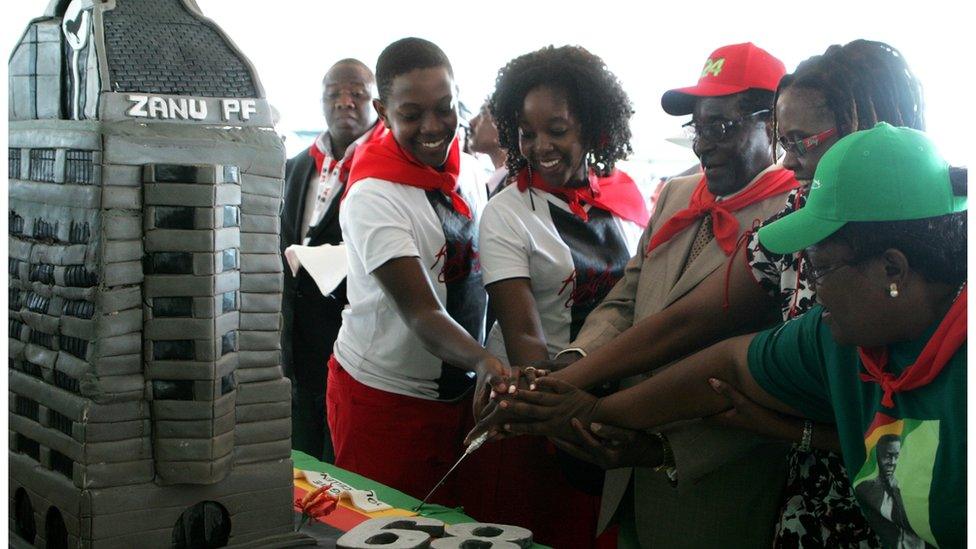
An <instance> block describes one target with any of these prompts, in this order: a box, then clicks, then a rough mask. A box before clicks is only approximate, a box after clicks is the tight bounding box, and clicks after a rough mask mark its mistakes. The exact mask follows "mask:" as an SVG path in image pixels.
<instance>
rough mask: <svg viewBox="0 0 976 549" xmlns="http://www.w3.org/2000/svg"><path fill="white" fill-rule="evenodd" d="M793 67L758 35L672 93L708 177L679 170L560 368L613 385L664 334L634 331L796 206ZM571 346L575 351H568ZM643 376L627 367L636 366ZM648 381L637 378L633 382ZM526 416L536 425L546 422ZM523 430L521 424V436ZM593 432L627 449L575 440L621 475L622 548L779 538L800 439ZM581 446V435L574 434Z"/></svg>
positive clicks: (615, 510) (615, 484)
mask: <svg viewBox="0 0 976 549" xmlns="http://www.w3.org/2000/svg"><path fill="white" fill-rule="evenodd" d="M784 73H785V68H784V66H783V63H782V62H780V61H779V60H778V59H776V58H775V57H773V56H772V55H770V54H769V53H767V52H766V51H765V50H762V49H760V48H758V47H756V46H754V45H753V44H749V43H747V44H736V45H732V46H725V47H722V48H719V49H717V50H715V52H713V53H712V55H711V56H709V58H708V60H707V61H706V62H705V66H704V68H703V69H702V72H701V76H700V78H699V80H698V84H697V85H695V86H691V87H687V88H679V89H674V90H670V91H668V92H667V93H665V94H664V96H663V97H662V99H661V105H662V107H663V108H664V110H665V111H666V112H668V113H669V114H673V115H687V114H690V115H692V117H691V122H689V123H688V124H685V127H686V128H687V129H688V130H689V133H690V134H691V137H692V140H693V142H694V147H693V148H694V151H695V154H696V155H697V156H698V158H699V159H700V161H701V164H702V168H703V172H704V173H703V174H702V173H697V174H694V175H688V176H683V177H676V178H673V179H671V180H670V181H669V182H668V183H667V184H666V185H665V187H664V190H663V191H662V192H661V195H660V198H659V199H658V203H657V206H656V208H655V212H654V216H653V217H652V218H651V221H650V223H649V225H648V227H647V230H646V231H645V232H644V235H643V237H642V239H641V244H640V246H639V248H638V250H639V252H638V254H637V255H636V256H635V257H633V258H632V259H631V260H630V263H629V264H628V265H627V268H626V271H625V275H624V278H623V279H621V280H620V281H619V282H618V283H617V285H616V286H615V287H614V288H613V290H611V292H610V293H609V294H608V295H607V297H606V298H605V300H604V301H603V303H601V304H600V305H599V306H598V307H597V308H596V309H595V310H594V311H593V312H592V313H590V315H589V316H588V317H587V319H586V323H585V324H584V326H583V328H582V329H581V330H580V332H579V335H578V336H577V338H576V340H575V341H574V342H573V343H572V344H571V346H570V348H568V349H566V350H564V351H563V352H561V353H560V354H559V355H557V361H562V362H566V361H569V360H575V362H573V363H572V364H571V365H570V366H567V367H566V368H564V369H562V370H560V371H557V372H555V373H554V374H552V375H553V376H555V377H559V378H562V379H564V380H565V381H568V382H569V383H572V384H573V385H576V386H577V387H583V388H589V387H594V386H599V385H600V384H602V383H604V382H607V381H612V380H609V379H607V376H606V375H605V372H606V370H607V368H606V365H607V364H612V363H614V362H619V361H620V357H621V356H629V355H632V354H635V353H636V354H639V353H646V352H647V351H648V349H649V348H651V347H653V345H654V342H653V341H646V340H644V339H642V338H635V337H633V336H632V335H630V334H628V331H629V328H631V327H632V326H633V325H634V324H636V323H638V322H640V321H641V320H642V319H644V318H646V317H648V316H650V315H653V314H654V313H657V312H659V311H661V310H662V309H664V308H665V307H667V306H668V305H670V304H671V303H672V302H674V301H675V300H677V299H678V298H680V297H681V296H683V295H685V294H686V293H688V292H689V291H690V290H691V289H693V288H694V287H695V286H697V285H698V284H699V283H700V282H701V281H702V280H704V279H705V278H707V277H708V275H710V274H712V273H713V272H714V271H715V270H717V269H720V268H722V267H723V266H724V265H725V264H726V262H727V261H728V258H729V257H730V256H731V254H732V253H733V251H734V249H735V247H736V243H737V240H738V238H739V236H740V235H741V234H742V232H743V231H745V230H748V229H749V228H751V227H752V225H753V222H754V221H756V220H762V219H766V218H767V217H769V216H771V215H772V214H774V213H776V212H777V211H779V210H780V209H782V206H783V203H784V200H785V197H786V193H787V192H788V191H789V190H790V189H792V188H794V187H795V186H796V180H795V179H794V177H793V172H791V171H789V170H784V169H783V168H782V167H781V166H778V165H771V164H772V158H773V151H772V140H771V138H772V131H771V121H770V117H771V110H772V108H773V96H774V92H775V90H776V86H777V84H778V82H779V79H780V78H781V77H782V76H783V74H784ZM560 355H561V356H560ZM633 374H641V375H643V373H641V372H636V371H634V372H627V375H633ZM639 379H640V376H635V377H632V378H628V379H624V380H623V381H622V382H621V384H622V386H624V387H626V386H629V385H631V384H633V383H635V382H637V381H639ZM533 425H541V423H533V424H526V425H525V427H524V429H525V431H524V432H538V433H540V434H553V433H545V432H543V431H542V430H541V429H542V428H541V427H540V428H538V429H539V430H535V431H533V429H534V427H533ZM516 429H519V427H514V428H513V431H515V430H516ZM589 435H590V436H593V437H596V438H597V439H602V440H604V441H607V442H609V443H613V442H614V441H616V446H613V445H612V444H611V446H612V447H614V448H615V449H614V450H613V451H608V452H605V453H603V454H599V455H597V454H595V453H594V452H596V450H594V449H593V448H592V446H591V447H589V449H588V450H586V449H585V448H586V447H585V446H583V445H575V446H572V445H571V446H565V444H566V443H563V445H564V447H567V449H568V450H569V451H571V452H573V453H574V454H578V455H579V457H584V454H585V452H586V451H589V452H591V453H590V454H588V456H587V457H589V458H590V459H591V460H592V461H595V462H597V463H598V464H599V465H602V466H603V467H605V468H606V469H608V470H609V472H608V473H607V476H606V482H605V485H604V493H603V509H602V513H601V521H600V524H601V528H602V527H605V526H606V525H607V524H608V523H609V522H610V520H611V519H612V518H614V517H616V519H617V521H618V522H619V524H620V546H621V547H629V546H635V545H638V544H639V546H641V547H663V548H668V547H703V548H704V547H709V548H711V547H768V546H770V545H771V544H772V540H773V532H774V526H775V522H776V518H777V516H778V511H779V507H780V504H781V496H782V487H783V484H784V482H785V470H786V447H785V445H783V444H779V443H771V442H769V441H767V440H764V439H761V438H759V437H756V436H753V435H751V434H744V433H739V432H734V431H730V430H728V429H721V428H716V427H711V426H709V425H707V424H705V423H703V422H701V421H692V422H685V423H682V424H675V425H671V426H668V427H667V428H665V429H662V430H660V432H657V433H637V432H627V431H623V430H619V429H614V428H612V427H610V426H599V428H598V429H597V430H596V431H592V430H591V431H590V432H589ZM569 444H572V443H571V442H570V443H569Z"/></svg>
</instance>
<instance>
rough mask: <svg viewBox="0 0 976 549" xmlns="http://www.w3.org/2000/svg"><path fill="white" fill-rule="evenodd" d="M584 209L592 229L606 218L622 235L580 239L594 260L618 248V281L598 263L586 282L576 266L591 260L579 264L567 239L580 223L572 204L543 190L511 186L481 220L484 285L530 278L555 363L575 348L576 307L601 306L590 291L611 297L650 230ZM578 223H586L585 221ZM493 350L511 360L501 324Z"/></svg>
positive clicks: (493, 338) (495, 332) (494, 333)
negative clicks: (572, 227) (563, 352)
mask: <svg viewBox="0 0 976 549" xmlns="http://www.w3.org/2000/svg"><path fill="white" fill-rule="evenodd" d="M584 208H586V210H587V212H588V213H589V215H590V222H589V223H590V224H596V223H600V221H598V218H599V217H600V216H601V215H602V221H603V226H604V228H605V229H607V230H613V231H615V233H616V235H618V236H617V237H616V238H614V239H612V242H608V241H607V239H606V238H604V239H603V241H597V240H600V239H599V238H589V237H588V236H587V235H586V234H581V235H579V236H578V237H577V238H580V237H582V238H583V239H584V242H585V241H586V240H589V246H592V248H590V250H593V252H594V253H593V254H592V255H597V254H607V253H608V250H609V249H610V248H613V246H612V245H610V244H616V245H617V247H616V253H610V255H613V256H614V258H613V259H614V269H613V270H615V271H616V274H615V275H613V278H610V277H608V276H607V275H608V274H610V273H607V272H603V269H605V268H606V267H607V266H606V262H605V261H604V260H603V258H596V261H595V262H594V263H592V265H594V266H596V265H599V267H598V268H599V269H600V272H597V273H595V274H596V276H593V273H591V274H590V275H589V276H586V277H579V276H577V275H578V273H576V270H577V265H576V264H575V261H578V260H580V259H585V257H584V258H581V257H577V258H576V260H574V257H573V252H572V251H571V250H570V247H569V246H568V245H567V243H566V239H567V238H571V237H568V236H567V231H568V228H567V220H577V219H578V218H576V217H574V216H573V214H572V212H571V210H570V209H569V206H568V205H567V204H566V202H564V201H563V200H561V199H559V198H557V197H555V196H553V195H551V194H549V193H547V192H544V191H540V190H538V189H530V190H529V191H527V192H521V191H519V190H518V187H517V186H516V185H509V186H508V187H506V188H505V189H503V190H502V191H501V192H499V193H498V194H497V195H495V196H494V197H493V198H492V199H491V200H490V201H489V202H488V206H487V207H486V208H485V212H484V215H483V216H482V219H481V228H480V231H479V232H480V238H479V242H480V246H479V247H480V250H479V251H480V253H481V267H482V270H483V274H482V278H483V280H484V283H485V285H486V286H487V285H489V284H491V283H493V282H498V281H500V280H506V279H510V278H528V279H530V282H531V285H532V295H533V297H534V298H535V302H536V307H537V308H538V311H539V318H540V320H541V321H542V330H543V333H544V334H545V337H546V346H547V347H548V350H549V356H550V358H551V357H552V356H554V355H555V354H556V353H558V352H559V351H561V350H563V349H565V348H566V347H568V346H569V342H570V339H571V338H570V330H571V325H572V321H573V318H572V315H573V304H574V302H580V303H581V302H582V301H583V300H589V301H591V303H590V307H589V308H590V309H592V307H593V306H595V305H596V303H592V301H593V299H594V296H593V295H588V294H590V293H591V292H589V290H592V289H596V291H597V292H601V293H602V295H605V294H606V292H608V291H609V290H610V288H611V287H613V284H614V283H615V282H616V280H617V279H618V278H619V277H620V276H622V274H623V267H624V265H626V263H627V260H629V259H630V257H631V256H633V254H634V252H635V250H636V249H637V243H638V241H639V240H640V237H641V233H642V232H643V230H644V229H643V228H642V227H641V226H640V225H637V224H636V223H633V222H632V221H627V220H624V219H621V218H619V217H617V216H614V215H612V214H608V213H606V212H603V210H599V209H596V208H591V207H590V206H589V205H585V206H584ZM553 209H555V210H558V211H559V212H562V213H563V214H565V215H560V214H559V213H556V212H554V211H553ZM554 213H556V215H557V216H558V217H559V219H558V220H556V221H554V220H553V214H554ZM578 223H579V224H582V225H585V224H586V223H583V222H582V220H579V221H578ZM557 224H558V226H557ZM569 225H572V223H569ZM560 229H562V232H561V230H560ZM577 234H579V233H577ZM605 236H606V235H605ZM577 241H578V240H577ZM574 246H576V248H577V249H576V251H577V255H578V256H588V255H591V254H590V252H588V251H587V250H584V249H581V248H583V247H584V246H578V245H576V244H574ZM591 259H594V258H591ZM584 278H585V279H586V280H584ZM587 282H589V284H587ZM596 301H599V299H596ZM487 347H488V351H489V352H491V353H492V354H493V355H495V356H497V357H498V358H499V359H501V360H507V358H508V355H507V354H506V352H505V342H504V339H503V338H502V331H501V326H500V325H499V324H497V323H496V324H495V326H494V327H493V328H492V330H491V333H490V334H489V335H488V344H487Z"/></svg>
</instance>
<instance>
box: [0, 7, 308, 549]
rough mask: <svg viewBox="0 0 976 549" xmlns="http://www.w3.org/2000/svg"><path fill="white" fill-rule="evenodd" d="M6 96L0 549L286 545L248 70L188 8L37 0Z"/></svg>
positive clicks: (272, 156)
mask: <svg viewBox="0 0 976 549" xmlns="http://www.w3.org/2000/svg"><path fill="white" fill-rule="evenodd" d="M9 93H10V97H9V111H8V115H9V120H10V125H9V147H10V149H9V165H8V168H9V186H8V195H9V223H10V234H9V244H10V246H9V258H8V264H9V298H10V299H9V309H10V310H9V322H8V332H9V374H8V375H9V391H10V395H9V401H10V411H9V472H8V474H9V492H8V499H9V504H10V505H9V509H10V514H9V518H10V543H11V545H12V546H15V547H27V546H31V545H36V546H40V547H91V548H103V547H125V548H131V547H169V546H177V547H219V546H223V545H230V546H254V547H273V546H284V545H288V544H293V543H301V540H299V539H298V538H297V537H296V536H295V535H294V534H293V533H292V530H293V526H292V510H291V498H292V466H291V459H290V448H291V440H290V434H291V432H290V419H289V414H290V384H289V381H288V380H287V379H286V378H283V377H282V372H281V366H280V364H281V361H280V358H281V357H280V346H279V331H278V330H279V324H280V321H279V319H280V301H281V299H280V297H281V294H280V292H281V286H282V265H281V260H280V256H279V243H278V231H279V220H278V213H279V209H280V207H281V200H282V199H281V197H282V185H283V181H282V177H283V175H284V148H283V145H282V143H281V140H280V139H279V138H278V136H277V134H276V132H275V131H274V129H273V127H272V122H271V116H270V106H269V105H268V103H267V101H266V100H265V99H264V92H263V89H262V87H261V84H260V82H259V81H258V78H257V75H256V74H255V71H254V69H253V67H252V66H251V65H250V63H249V62H248V61H247V60H246V59H245V58H244V56H243V55H242V54H241V52H240V51H238V50H237V48H236V47H235V46H234V45H233V44H232V43H231V41H230V40H229V39H228V38H227V37H226V36H225V35H224V34H223V33H222V31H221V30H220V29H219V28H218V27H217V26H216V25H215V24H214V23H213V22H212V21H210V20H208V19H206V18H205V17H203V16H202V15H201V13H200V10H199V8H198V7H197V5H196V3H195V2H194V1H193V0H73V1H68V0H53V1H52V2H51V3H50V4H49V6H48V8H47V11H46V13H45V15H44V16H43V17H40V18H38V19H35V20H33V21H32V22H31V23H30V24H29V25H28V27H27V30H26V32H25V33H24V36H23V38H22V39H21V41H20V43H19V45H18V46H17V47H16V48H15V50H14V52H13V54H12V55H11V57H10V61H9Z"/></svg>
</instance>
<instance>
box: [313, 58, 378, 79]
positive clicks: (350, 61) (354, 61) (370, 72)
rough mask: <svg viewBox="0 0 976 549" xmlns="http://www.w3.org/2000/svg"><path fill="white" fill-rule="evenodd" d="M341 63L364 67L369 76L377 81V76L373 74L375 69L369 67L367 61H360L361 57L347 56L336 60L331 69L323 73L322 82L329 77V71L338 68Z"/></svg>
mask: <svg viewBox="0 0 976 549" xmlns="http://www.w3.org/2000/svg"><path fill="white" fill-rule="evenodd" d="M340 65H353V66H356V67H359V68H361V69H363V70H364V71H366V74H368V75H369V78H370V79H371V80H373V81H374V82H375V81H376V77H375V76H374V75H373V69H371V68H370V67H369V65H367V64H366V63H363V62H362V61H360V60H359V59H356V58H355V57H346V58H345V59H340V60H338V61H336V62H335V63H333V64H332V66H331V67H329V69H328V70H327V71H325V74H324V75H322V82H325V77H327V76H328V75H329V73H330V72H332V69H334V68H336V67H338V66H340Z"/></svg>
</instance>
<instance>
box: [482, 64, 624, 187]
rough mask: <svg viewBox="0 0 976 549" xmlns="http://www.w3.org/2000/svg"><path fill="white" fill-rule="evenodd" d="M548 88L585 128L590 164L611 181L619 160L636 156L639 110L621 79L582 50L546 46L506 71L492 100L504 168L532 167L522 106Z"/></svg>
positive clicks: (512, 169)
mask: <svg viewBox="0 0 976 549" xmlns="http://www.w3.org/2000/svg"><path fill="white" fill-rule="evenodd" d="M543 85H545V86H552V87H554V88H557V89H560V90H563V91H564V92H565V93H566V95H567V99H568V101H569V108H570V109H571V110H572V112H573V115H574V116H576V117H577V118H578V119H579V122H580V126H581V128H582V137H583V145H584V146H585V147H586V148H587V153H586V159H587V162H588V163H589V165H590V167H591V168H593V169H594V170H595V171H596V172H597V173H598V174H599V175H601V176H606V175H608V174H609V173H610V172H611V171H612V170H613V167H614V165H615V164H616V162H617V161H618V160H623V159H624V158H626V157H627V156H628V155H630V154H631V153H632V152H633V148H632V147H631V145H630V137H631V134H630V117H631V115H633V113H634V109H633V106H632V105H631V102H630V99H629V98H628V97H627V93H626V92H624V90H623V88H622V87H621V85H620V82H619V81H618V80H617V77H616V76H614V75H613V73H611V72H610V71H609V70H608V69H607V66H606V64H604V62H603V60H602V59H600V58H599V57H597V56H596V55H594V54H592V53H590V52H589V51H587V50H586V49H584V48H582V47H580V46H562V47H558V48H556V47H553V46H547V47H545V48H542V49H541V50H537V51H534V52H532V53H527V54H525V55H522V56H519V57H516V58H515V59H513V60H511V61H510V62H509V63H508V64H507V65H505V66H504V67H502V68H501V70H499V71H498V78H497V79H496V80H495V92H494V93H493V94H492V95H491V98H490V100H489V109H490V111H491V115H492V118H494V120H495V126H496V127H497V128H498V142H499V144H500V145H501V146H502V148H503V149H505V150H506V152H507V153H508V160H506V162H505V164H506V167H507V168H508V171H509V173H510V174H515V173H516V172H518V171H519V170H520V169H522V168H523V167H525V166H526V164H527V162H526V160H525V158H524V157H522V153H521V151H520V150H519V138H518V131H519V130H518V117H519V113H521V112H522V104H523V102H524V101H525V96H526V95H528V93H529V92H530V91H531V90H533V89H535V88H536V87H538V86H543Z"/></svg>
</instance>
